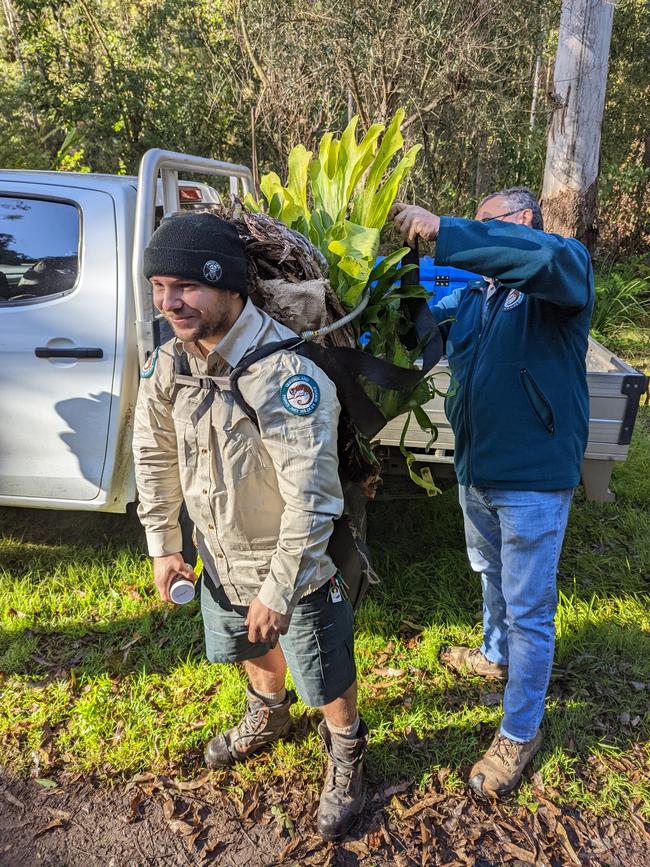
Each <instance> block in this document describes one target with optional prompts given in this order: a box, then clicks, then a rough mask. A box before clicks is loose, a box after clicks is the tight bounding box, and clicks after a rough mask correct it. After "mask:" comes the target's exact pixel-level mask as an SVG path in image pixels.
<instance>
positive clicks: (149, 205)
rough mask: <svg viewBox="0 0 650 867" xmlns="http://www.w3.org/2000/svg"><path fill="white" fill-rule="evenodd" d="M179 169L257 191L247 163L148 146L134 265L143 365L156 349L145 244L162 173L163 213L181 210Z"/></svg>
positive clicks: (241, 190) (233, 188)
mask: <svg viewBox="0 0 650 867" xmlns="http://www.w3.org/2000/svg"><path fill="white" fill-rule="evenodd" d="M179 172H190V173H194V174H201V175H215V176H218V177H225V178H229V180H230V192H231V193H232V194H235V195H240V194H242V193H243V194H244V195H245V194H246V193H252V191H253V175H252V173H251V170H250V169H249V168H247V167H246V166H241V165H237V164H236V163H228V162H222V161H221V160H211V159H207V158H206V157H197V156H191V155H190V154H181V153H175V152H174V151H166V150H161V149H160V148H153V149H151V150H148V151H147V152H146V153H145V155H144V156H143V157H142V160H141V162H140V170H139V172H138V192H137V197H136V206H135V227H134V233H133V265H132V268H133V270H132V276H133V292H134V298H135V315H136V322H135V325H136V340H137V344H138V358H139V361H140V366H141V367H143V366H144V364H145V362H146V360H147V358H148V357H149V356H150V355H151V353H152V352H153V350H154V344H155V334H154V320H155V310H154V306H153V302H152V298H151V285H150V284H149V281H148V280H147V279H146V278H145V276H144V274H143V259H144V248H145V247H146V246H147V243H148V242H149V238H150V237H151V235H152V234H153V230H154V223H155V216H156V192H157V189H158V178H159V177H160V182H161V186H162V197H163V213H164V214H173V213H174V212H176V211H178V210H180V200H179V193H178V173H179Z"/></svg>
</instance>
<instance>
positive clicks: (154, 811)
mask: <svg viewBox="0 0 650 867" xmlns="http://www.w3.org/2000/svg"><path fill="white" fill-rule="evenodd" d="M442 782H443V781H438V782H436V783H435V784H431V785H430V787H429V788H428V789H427V790H426V791H425V792H422V791H417V790H415V789H414V787H413V786H412V785H411V784H409V783H403V784H401V785H392V786H388V787H379V788H376V789H371V790H370V791H369V792H368V796H367V800H366V808H365V810H364V813H363V816H362V818H361V821H360V823H359V826H358V827H357V829H356V830H355V832H354V833H353V834H352V835H351V836H350V837H349V838H347V839H346V840H345V841H343V843H341V844H338V845H334V844H330V845H326V844H324V843H322V841H320V840H319V839H318V838H317V837H316V835H315V833H314V815H315V810H316V805H317V798H316V793H314V792H312V791H308V790H305V789H302V788H301V787H299V786H296V784H295V782H292V781H287V782H286V783H285V784H284V785H278V786H274V787H268V788H267V789H261V788H259V787H253V788H252V789H251V790H250V791H249V792H247V793H246V794H245V795H244V797H243V800H241V799H240V798H239V797H238V796H237V795H236V794H234V793H233V792H232V791H230V792H229V791H226V790H223V789H222V788H220V787H219V786H218V785H217V784H216V783H215V780H214V778H213V777H212V776H211V775H209V774H207V773H206V774H203V775H200V776H199V777H197V778H196V779H195V780H193V781H190V782H189V783H188V782H185V783H182V782H178V781H174V780H172V779H170V778H166V777H160V776H159V777H155V776H154V775H153V774H140V775H139V776H137V777H135V778H134V779H133V780H132V781H130V782H129V783H127V784H124V783H122V784H119V785H116V786H113V787H107V786H105V785H103V786H100V785H95V784H93V782H92V781H89V780H83V779H77V780H72V781H66V780H64V779H63V778H61V779H59V780H48V781H40V782H39V781H36V780H33V779H29V778H15V777H12V776H10V775H9V774H7V773H0V865H3V867H5V865H6V867H32V865H48V867H77V865H78V867H100V865H101V867H136V865H137V867H140V865H151V867H154V865H155V867H158V865H161V867H163V865H179V867H185V865H189V867H205V865H220V867H221V865H223V867H228V865H232V867H270V865H276V864H277V865H280V864H283V865H301V867H303V865H328V867H338V865H340V867H352V865H358V864H362V865H365V867H384V865H391V867H392V865H397V867H407V865H408V867H410V865H417V867H427V865H431V867H443V865H444V867H465V865H475V867H491V865H500V864H512V865H515V867H521V865H525V864H535V865H541V867H548V865H552V867H556V865H557V867H560V865H572V864H575V865H579V864H582V865H590V867H592V865H594V867H595V865H612V867H619V865H620V867H647V865H648V864H650V833H649V831H650V829H649V828H648V827H647V825H645V824H644V823H643V822H642V821H641V820H640V819H639V818H638V817H637V816H634V815H632V816H630V817H629V818H628V819H627V820H626V821H621V820H614V819H612V818H610V817H596V816H593V815H589V814H586V813H582V814H580V813H577V812H575V811H572V810H566V809H564V810H562V809H560V808H558V807H557V806H556V805H555V804H554V802H553V795H552V793H549V792H548V791H544V792H542V791H541V790H540V791H538V792H537V793H536V794H537V797H538V801H539V806H538V808H537V809H536V811H535V812H531V811H529V810H527V809H525V808H523V807H519V806H518V805H517V804H516V803H514V802H510V803H505V804H500V805H498V804H490V803H484V802H480V801H478V800H477V799H475V798H474V796H473V795H471V794H465V793H459V794H456V795H449V794H444V793H443V791H442Z"/></svg>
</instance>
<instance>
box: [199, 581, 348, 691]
mask: <svg viewBox="0 0 650 867" xmlns="http://www.w3.org/2000/svg"><path fill="white" fill-rule="evenodd" d="M247 613H248V608H247V607H245V606H240V605H233V604H232V603H231V602H230V601H229V599H228V597H227V596H226V594H225V593H224V590H223V588H222V587H221V586H220V585H216V584H215V582H214V581H213V580H212V578H211V577H210V575H208V574H207V573H206V571H205V569H204V570H203V575H202V578H201V614H202V615H203V628H204V632H205V651H206V656H207V658H208V659H209V660H210V662H242V661H243V660H245V659H255V657H258V656H264V654H265V653H268V651H269V650H270V649H271V648H270V645H268V644H265V643H263V642H260V641H258V642H255V643H251V642H250V641H249V640H248V629H247V627H246V626H245V625H244V621H245V619H246V614H247ZM353 620H354V614H353V611H352V606H351V605H350V603H349V602H348V600H347V599H346V598H345V597H343V598H342V599H341V601H340V602H332V600H331V598H330V582H329V581H328V582H327V583H326V584H324V585H323V586H322V587H320V588H319V589H318V590H315V591H314V592H313V593H310V594H309V595H308V596H303V598H302V599H301V600H300V602H298V604H297V605H296V607H295V608H294V611H293V615H292V617H291V623H290V624H289V631H288V632H287V634H286V635H281V636H280V647H281V648H282V652H283V653H284V656H285V659H286V660H287V665H288V666H289V671H290V672H291V676H292V677H293V682H294V683H295V685H296V689H297V690H298V693H299V694H300V698H301V699H302V700H303V701H304V703H305V704H306V705H308V706H309V707H321V706H322V705H324V704H329V702H331V701H334V699H336V698H338V697H339V696H341V695H342V694H343V693H344V692H345V690H346V689H347V688H348V687H349V686H351V685H352V684H353V683H354V681H355V679H356V676H357V671H356V665H355V662H354V633H353Z"/></svg>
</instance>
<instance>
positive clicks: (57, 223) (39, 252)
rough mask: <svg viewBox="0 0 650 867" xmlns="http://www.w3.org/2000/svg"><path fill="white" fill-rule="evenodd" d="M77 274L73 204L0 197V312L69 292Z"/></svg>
mask: <svg viewBox="0 0 650 867" xmlns="http://www.w3.org/2000/svg"><path fill="white" fill-rule="evenodd" d="M78 273H79V212H78V210H77V208H76V207H75V206H74V205H71V204H68V203H67V202H55V201H49V200H46V199H31V198H26V197H25V198H20V197H18V196H4V195H3V196H0V309H1V308H2V306H6V305H7V304H10V305H13V304H22V303H34V302H38V301H41V300H45V299H47V298H51V297H52V296H54V295H63V294H65V293H66V292H70V291H71V290H72V289H74V287H75V284H76V282H77V276H78Z"/></svg>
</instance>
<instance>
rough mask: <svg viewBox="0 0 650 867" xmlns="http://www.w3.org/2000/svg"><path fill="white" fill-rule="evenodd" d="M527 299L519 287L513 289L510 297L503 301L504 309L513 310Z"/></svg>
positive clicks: (509, 294)
mask: <svg viewBox="0 0 650 867" xmlns="http://www.w3.org/2000/svg"><path fill="white" fill-rule="evenodd" d="M525 300H526V296H525V295H524V293H523V292H520V291H519V290H518V289H511V290H510V292H508V297H507V298H506V300H505V301H504V302H503V309H504V310H513V309H514V308H515V307H519V305H520V304H523V303H524V301H525Z"/></svg>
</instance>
